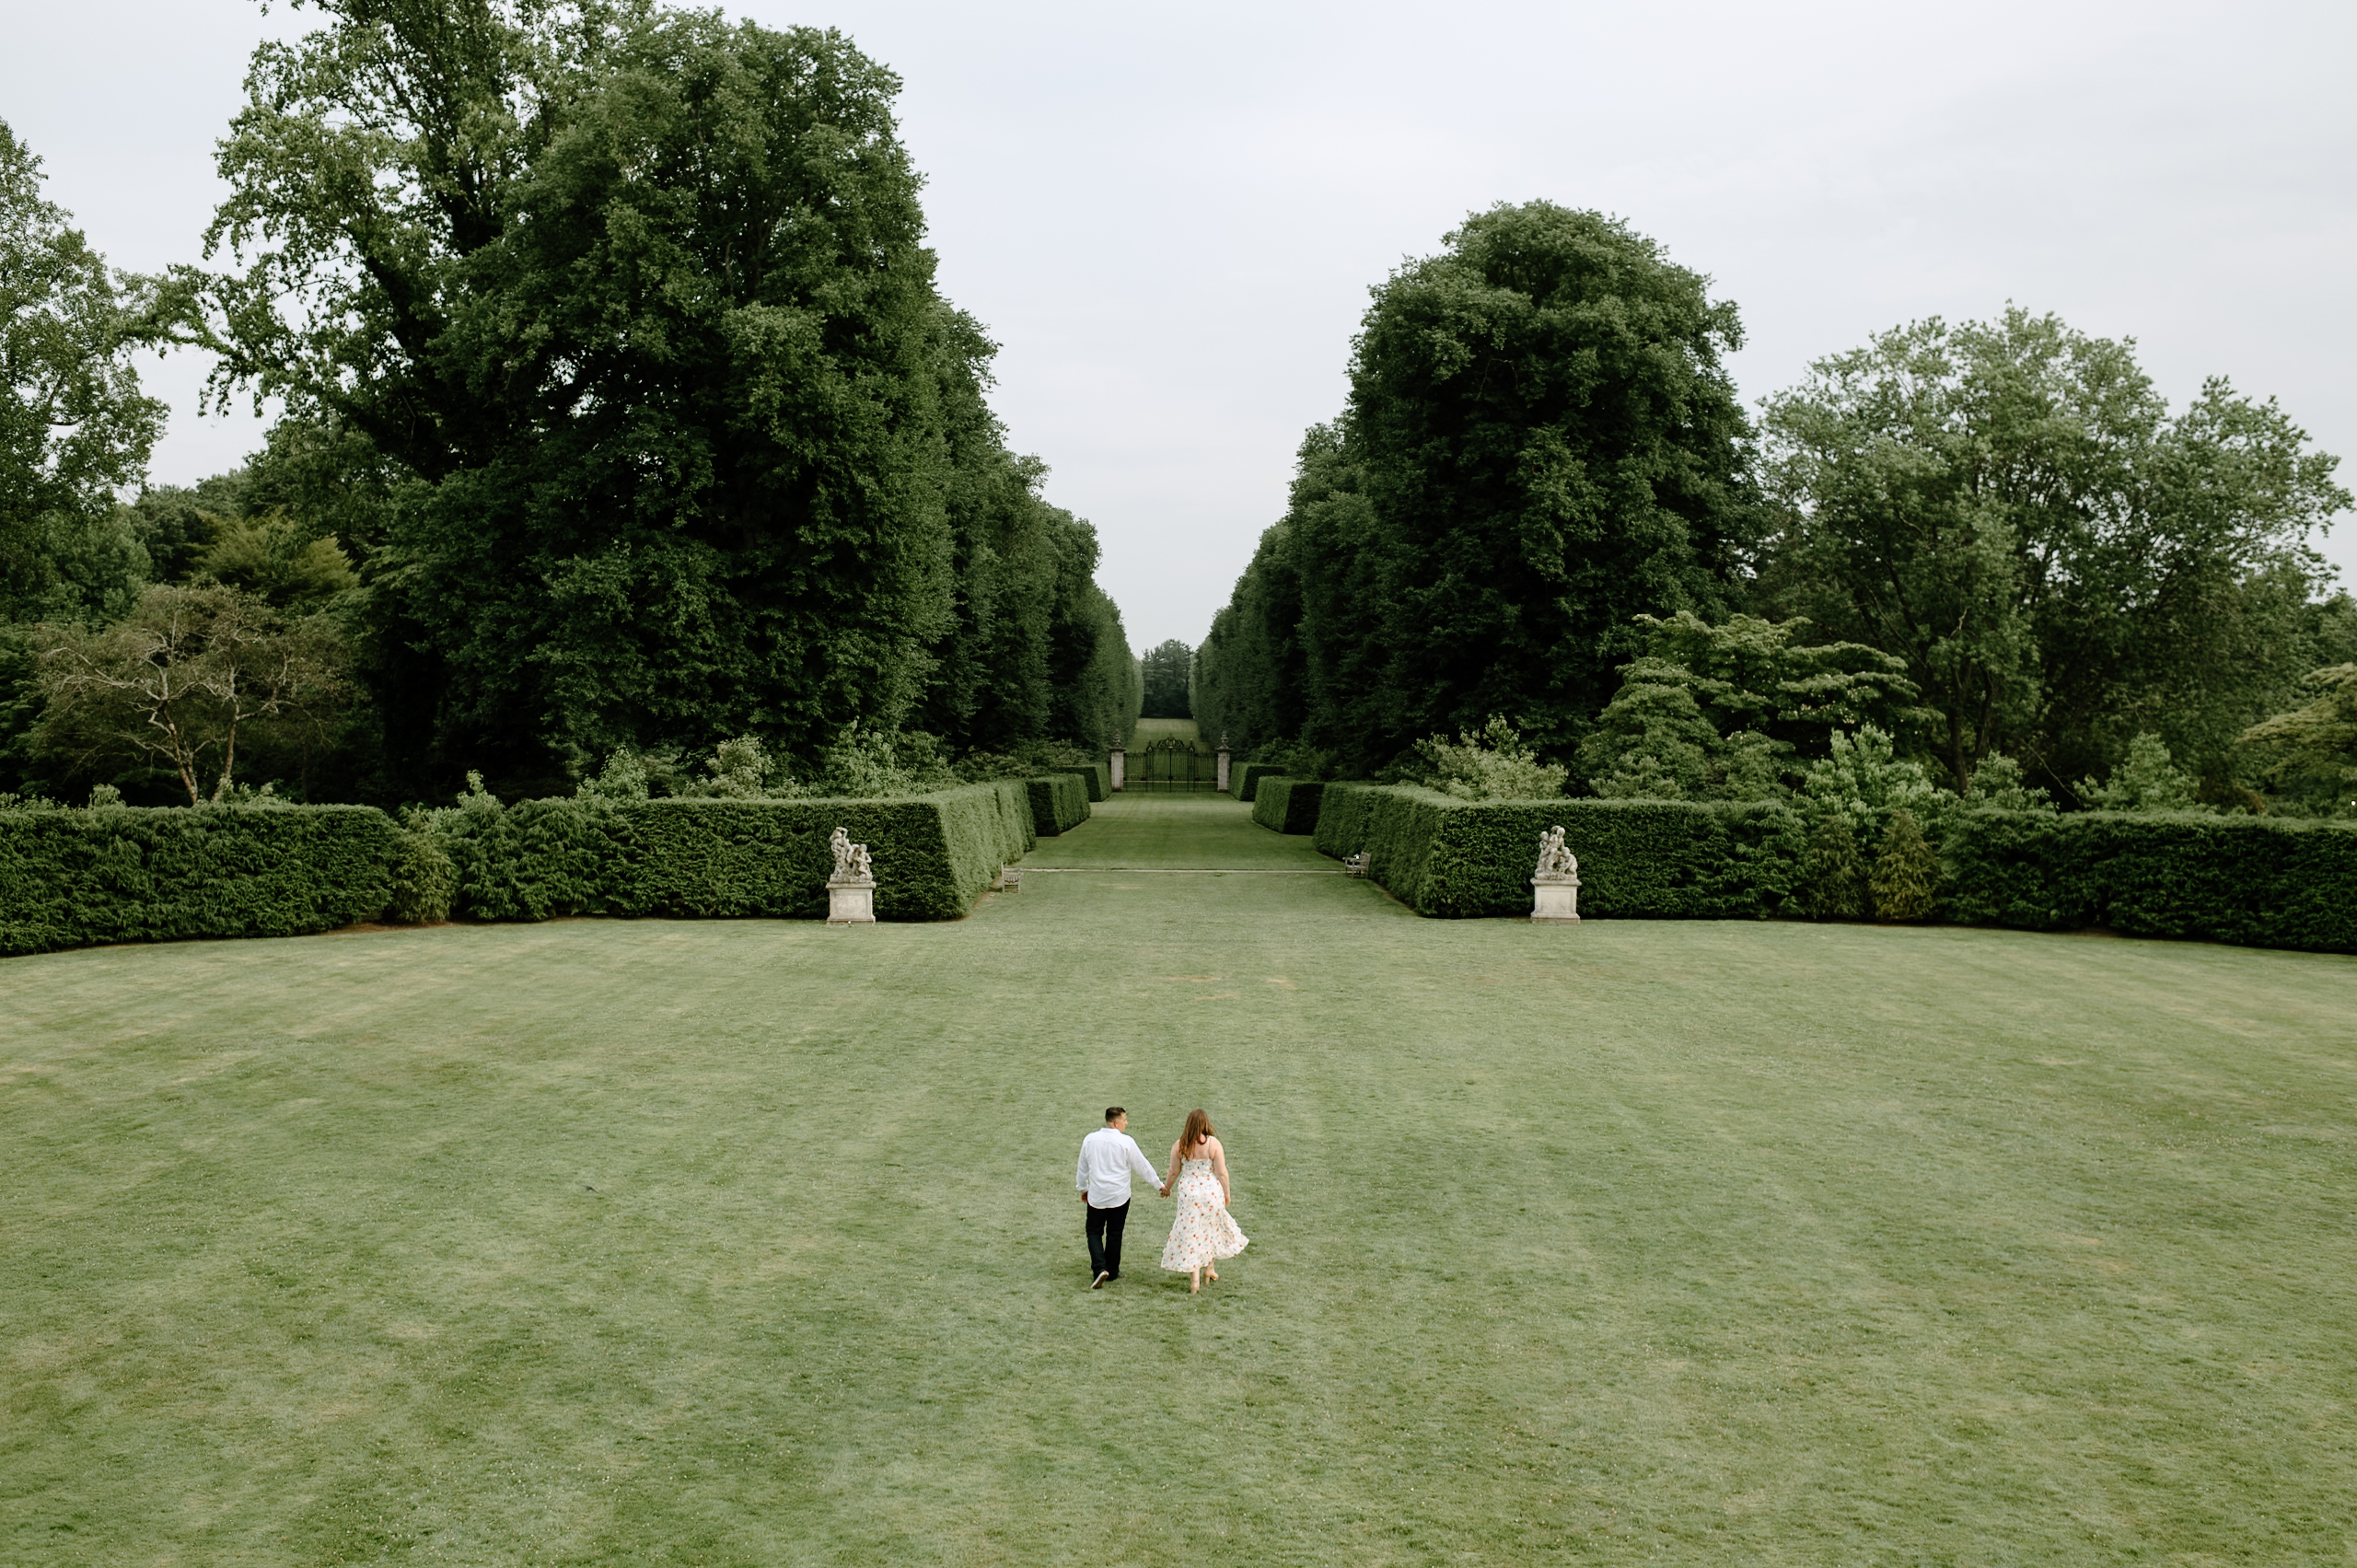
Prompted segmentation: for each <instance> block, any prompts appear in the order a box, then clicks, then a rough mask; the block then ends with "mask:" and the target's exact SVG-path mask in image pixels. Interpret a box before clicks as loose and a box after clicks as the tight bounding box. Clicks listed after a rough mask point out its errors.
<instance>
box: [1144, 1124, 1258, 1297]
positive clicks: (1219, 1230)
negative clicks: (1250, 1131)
mask: <svg viewBox="0 0 2357 1568" xmlns="http://www.w3.org/2000/svg"><path fill="white" fill-rule="evenodd" d="M1174 1188H1175V1189H1177V1191H1178V1193H1179V1217H1178V1218H1177V1219H1176V1220H1173V1221H1172V1222H1171V1225H1170V1239H1169V1240H1168V1241H1167V1242H1164V1243H1163V1246H1162V1266H1163V1267H1164V1268H1166V1269H1168V1270H1170V1271H1171V1272H1174V1273H1180V1274H1187V1275H1189V1276H1190V1283H1189V1284H1188V1286H1187V1294H1188V1295H1194V1294H1195V1293H1196V1292H1197V1291H1199V1290H1201V1289H1202V1288H1203V1276H1204V1275H1206V1274H1208V1275H1210V1276H1211V1277H1212V1278H1213V1279H1217V1278H1219V1271H1218V1270H1217V1269H1214V1268H1213V1267H1212V1265H1213V1263H1214V1262H1216V1261H1218V1260H1220V1259H1222V1258H1233V1257H1235V1256H1236V1255H1237V1253H1238V1252H1241V1251H1243V1250H1244V1233H1243V1232H1242V1231H1240V1230H1238V1229H1237V1228H1236V1222H1235V1221H1234V1220H1232V1219H1230V1218H1229V1217H1228V1214H1227V1194H1228V1187H1227V1151H1226V1150H1225V1149H1224V1148H1222V1147H1221V1146H1220V1141H1219V1137H1218V1135H1217V1134H1216V1133H1214V1132H1213V1131H1212V1119H1211V1118H1210V1117H1208V1116H1206V1115H1204V1114H1203V1113H1202V1111H1200V1110H1190V1111H1189V1112H1188V1113H1187V1130H1186V1131H1185V1132H1181V1133H1179V1141H1178V1142H1177V1143H1175V1144H1171V1145H1170V1174H1169V1175H1168V1176H1167V1177H1165V1178H1164V1179H1163V1181H1162V1190H1163V1191H1166V1192H1167V1191H1171V1190H1172V1189H1174Z"/></svg>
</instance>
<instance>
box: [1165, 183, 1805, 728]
mask: <svg viewBox="0 0 2357 1568" xmlns="http://www.w3.org/2000/svg"><path fill="white" fill-rule="evenodd" d="M1446 247H1447V248H1446V250H1443V251H1442V252H1441V253H1440V254H1438V255H1435V256H1433V257H1429V258H1426V259H1424V260H1422V261H1412V262H1411V263H1409V264H1407V265H1406V266H1403V267H1402V268H1400V269H1399V271H1398V272H1397V273H1394V274H1393V275H1392V276H1391V278H1390V279H1389V280H1388V281H1387V282H1386V283H1384V284H1383V285H1380V286H1379V287H1377V288H1376V290H1375V291H1374V302H1373V303H1372V304H1371V305H1370V307H1369V308H1368V309H1367V312H1366V314H1365V317H1364V320H1363V322H1362V325H1361V331H1360V333H1359V336H1358V338H1357V339H1356V341H1355V343H1354V344H1353V355H1352V361H1351V392H1350V400H1349V403H1348V406H1347V408H1346V410H1345V412H1344V413H1343V416H1342V418H1341V420H1340V421H1339V422H1338V423H1337V424H1334V425H1333V426H1330V427H1323V428H1320V429H1318V430H1313V431H1312V432H1311V433H1310V436H1309V437H1308V438H1307V439H1306V441H1305V442H1304V443H1303V447H1302V454H1301V462H1300V467H1299V469H1298V470H1297V472H1296V476H1295V482H1294V490H1293V496H1292V504H1291V505H1290V506H1289V507H1288V509H1287V513H1286V516H1285V519H1284V521H1283V523H1282V524H1281V525H1279V527H1278V528H1274V529H1271V534H1270V536H1269V537H1268V538H1266V539H1264V540H1263V541H1262V545H1261V549H1260V552H1259V553H1258V554H1257V555H1256V556H1255V558H1254V561H1253V563H1252V565H1251V567H1250V568H1248V571H1247V574H1246V578H1245V580H1244V581H1243V582H1241V583H1239V584H1238V586H1237V593H1236V595H1235V597H1234V598H1232V599H1231V600H1230V603H1229V606H1228V611H1227V613H1226V615H1225V618H1224V619H1223V620H1222V621H1219V622H1217V623H1215V624H1214V627H1213V634H1212V636H1210V637H1209V638H1207V639H1206V641H1205V645H1204V648H1203V651H1202V655H1201V658H1202V663H1203V664H1204V666H1205V668H1204V669H1203V670H1202V672H1201V673H1199V675H1198V687H1199V690H1202V691H1208V692H1209V693H1210V696H1211V708H1212V711H1213V714H1215V721H1214V722H1217V723H1220V724H1222V725H1225V726H1226V727H1227V728H1228V729H1229V730H1230V732H1231V733H1232V734H1233V733H1234V732H1236V731H1237V730H1241V731H1243V732H1244V733H1246V734H1248V735H1252V736H1254V737H1255V738H1259V737H1260V732H1261V726H1264V725H1265V726H1272V727H1274V728H1276V729H1279V730H1282V729H1283V728H1284V727H1285V726H1286V725H1287V723H1288V722H1289V721H1290V720H1291V719H1292V718H1293V716H1294V715H1295V714H1298V723H1299V735H1300V737H1301V738H1305V739H1306V740H1307V741H1309V742H1310V743H1311V744H1314V745H1316V746H1319V747H1325V748H1331V749H1335V750H1337V751H1339V752H1340V753H1341V755H1342V756H1343V758H1344V759H1345V761H1346V762H1347V763H1348V764H1350V765H1352V766H1353V767H1355V768H1358V769H1361V770H1364V771H1372V770H1373V769H1374V768H1376V767H1378V766H1381V765H1383V764H1384V763H1386V762H1387V761H1391V760H1392V759H1394V758H1397V757H1399V755H1400V754H1401V753H1403V752H1404V751H1406V749H1408V748H1409V747H1411V745H1413V744H1414V743H1415V742H1416V741H1418V740H1419V739H1422V738H1424V737H1427V736H1429V735H1431V734H1432V733H1434V732H1436V731H1450V730H1470V729H1474V728H1478V727H1480V726H1482V725H1483V724H1485V723H1486V722H1487V720H1488V719H1489V717H1490V716H1492V715H1493V714H1503V715H1505V716H1506V717H1508V718H1509V719H1511V720H1512V721H1513V722H1514V723H1515V725H1516V726H1518V727H1519V728H1520V729H1521V731H1522V732H1524V733H1525V734H1527V735H1528V736H1529V737H1530V738H1532V739H1533V740H1534V741H1535V742H1536V743H1537V744H1538V746H1539V747H1540V748H1541V749H1545V750H1553V751H1562V750H1563V749H1566V748H1569V747H1573V746H1575V745H1576V743H1577V741H1578V739H1579V738H1580V736H1581V735H1582V734H1583V733H1584V732H1585V728H1586V726H1587V725H1588V724H1589V723H1590V722H1591V720H1592V719H1593V717H1594V715H1595V714H1596V711H1597V710H1598V709H1600V708H1601V707H1602V706H1603V705H1604V703H1605V700H1606V699H1607V698H1608V696H1609V695H1610V693H1611V691H1612V688H1613V685H1614V682H1613V680H1612V679H1611V674H1612V669H1613V667H1614V666H1615V665H1616V664H1617V663H1619V662H1620V661H1621V660H1623V659H1625V658H1626V657H1627V656H1628V655H1629V654H1630V653H1631V652H1633V651H1634V646H1635V641H1636V639H1635V637H1634V635H1633V633H1632V630H1631V617H1632V616H1634V615H1636V614H1638V613H1641V612H1663V611H1670V610H1686V609H1691V610H1703V611H1723V610H1724V609H1726V608H1727V606H1728V605H1729V604H1730V603H1731V602H1732V595H1733V592H1734V585H1735V580H1736V575H1737V574H1738V571H1739V568H1740V566H1741V564H1742V563H1743V559H1744V552H1745V551H1746V550H1747V548H1748V546H1749V544H1750V543H1751V541H1752V540H1753V539H1754V537H1755V534H1756V532H1757V529H1758V527H1759V517H1760V513H1759V505H1758V504H1757V502H1756V500H1755V498H1754V496H1753V494H1752V491H1751V487H1750V483H1749V479H1748V475H1749V440H1750V430H1749V426H1748V424H1747V422H1746V420H1745V418H1744V414H1743V412H1742V409H1741V407H1740V406H1739V404H1738V403H1737V401H1736V393H1735V389H1734V385H1733V383H1732V382H1731V380H1730V379H1729V378H1728V376H1727V374H1726V371H1725V368H1724V363H1723V356H1724V354H1726V353H1727V352H1729V351H1731V350H1732V349H1734V348H1736V346H1738V345H1739V344H1740V343H1741V341H1742V340H1741V330H1740V327H1739V325H1738V322H1737V319H1736V311H1735V308H1734V307H1733V306H1732V305H1730V304H1728V303H1726V302H1724V301H1718V300H1713V299H1712V298H1711V297H1710V295H1709V285H1708V282H1707V280H1705V279H1704V278H1702V277H1701V276H1700V275H1698V274H1696V273H1692V272H1689V271H1688V270H1686V269H1685V268H1683V267H1679V266H1678V265H1676V264H1674V263H1673V262H1671V261H1669V260H1668V259H1667V258H1666V256H1665V255H1664V254H1663V252H1662V250H1661V248H1660V247H1659V246H1657V245H1656V244H1655V243H1654V242H1653V241H1651V240H1649V239H1646V238H1643V237H1642V236H1640V235H1638V234H1636V233H1634V232H1633V231H1632V230H1631V229H1630V228H1629V227H1628V226H1626V225H1624V224H1621V223H1620V222H1617V221H1615V220H1613V219H1609V218H1607V217H1604V216H1602V215H1599V214H1596V213H1584V212H1573V211H1570V210H1567V209H1565V208H1562V207H1559V206H1556V205H1554V204H1552V203H1545V202H1534V203H1528V204H1527V205H1523V206H1504V205H1501V206H1498V207H1495V208H1492V209H1491V210H1490V211H1488V212H1486V213H1480V214H1476V215H1473V216H1471V217H1469V219H1468V220H1467V221H1466V223H1465V224H1464V226H1462V227H1460V228H1459V229H1457V231H1455V232H1454V233H1452V234H1450V235H1449V236H1448V237H1447V238H1446ZM1202 716H1203V715H1202V714H1199V715H1198V717H1199V719H1200V718H1202Z"/></svg>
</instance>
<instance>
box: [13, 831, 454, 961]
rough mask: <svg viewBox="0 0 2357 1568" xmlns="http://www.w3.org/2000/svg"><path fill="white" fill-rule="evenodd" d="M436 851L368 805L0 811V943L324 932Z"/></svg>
mask: <svg viewBox="0 0 2357 1568" xmlns="http://www.w3.org/2000/svg"><path fill="white" fill-rule="evenodd" d="M436 858H437V857H435V855H434V854H433V853H432V851H431V849H430V848H421V846H418V845H416V844H415V843H414V842H412V839H411V836H410V835H409V834H407V833H404V832H403V831H402V830H401V828H399V827H398V826H396V825H395V824H394V822H393V820H392V819H391V818H389V817H387V816H386V815H385V814H384V813H383V812H381V811H378V810H377V809H375V808H374V807H366V806H238V807H128V806H111V807H100V808H99V809H98V810H94V811H85V810H70V809H65V808H63V807H26V808H22V809H13V810H5V811H0V954H8V955H14V954H19V953H47V952H54V951H56V950H58V949H60V948H64V947H94V946H98V945H100V944H105V943H112V942H179V941H188V940H192V939H194V938H198V937H235V936H300V935H306V934H308V933H310V932H315V931H331V930H333V929H334V928H335V927H337V926H339V925H350V924H351V923H354V921H362V920H374V919H375V918H377V916H378V915H379V914H381V913H383V912H384V911H385V909H386V906H387V905H388V904H389V903H392V902H394V901H395V900H396V895H397V894H398V893H401V891H402V890H403V889H402V888H401V887H397V885H396V872H397V871H398V872H400V873H401V880H402V882H403V884H404V885H413V884H415V883H417V882H419V881H420V880H421V879H422V880H424V881H426V882H428V883H430V882H431V881H432V879H433V878H434V877H435V876H437V875H438V874H440V871H447V867H441V868H440V871H437V868H436V865H435V862H436ZM430 891H431V889H430V888H429V889H426V896H428V897H430ZM414 897H415V894H414V891H412V901H414Z"/></svg>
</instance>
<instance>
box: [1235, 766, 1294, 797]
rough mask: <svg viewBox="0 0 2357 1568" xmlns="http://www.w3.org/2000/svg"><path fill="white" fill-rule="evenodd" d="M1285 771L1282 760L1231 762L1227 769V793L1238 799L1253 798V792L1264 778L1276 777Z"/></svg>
mask: <svg viewBox="0 0 2357 1568" xmlns="http://www.w3.org/2000/svg"><path fill="white" fill-rule="evenodd" d="M1284 771H1285V770H1284V764H1283V763H1282V762H1231V763H1229V764H1228V769H1227V793H1228V794H1230V795H1232V796H1236V798H1237V799H1238V800H1250V799H1253V798H1254V794H1253V792H1254V790H1255V789H1256V788H1258V787H1259V785H1260V781H1261V780H1262V779H1268V778H1274V777H1276V776H1277V775H1278V774H1280V773H1282V772H1284Z"/></svg>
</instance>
